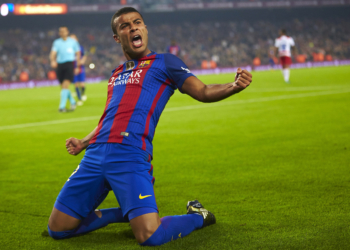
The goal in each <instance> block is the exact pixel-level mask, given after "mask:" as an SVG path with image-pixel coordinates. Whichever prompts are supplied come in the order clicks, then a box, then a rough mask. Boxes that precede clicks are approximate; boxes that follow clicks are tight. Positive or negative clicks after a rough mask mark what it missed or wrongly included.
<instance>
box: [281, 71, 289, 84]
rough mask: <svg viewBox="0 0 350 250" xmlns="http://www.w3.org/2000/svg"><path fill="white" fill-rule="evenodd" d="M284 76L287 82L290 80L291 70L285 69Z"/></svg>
mask: <svg viewBox="0 0 350 250" xmlns="http://www.w3.org/2000/svg"><path fill="white" fill-rule="evenodd" d="M282 72H283V77H284V81H285V82H289V75H290V70H289V69H283V71H282Z"/></svg>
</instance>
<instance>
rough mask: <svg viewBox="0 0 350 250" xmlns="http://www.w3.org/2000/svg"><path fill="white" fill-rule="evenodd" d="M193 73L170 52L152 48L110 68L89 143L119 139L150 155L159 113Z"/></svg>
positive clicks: (114, 141) (113, 141)
mask: <svg viewBox="0 0 350 250" xmlns="http://www.w3.org/2000/svg"><path fill="white" fill-rule="evenodd" d="M190 76H193V74H192V73H191V72H190V71H189V70H188V68H187V66H186V65H185V64H184V63H183V62H182V61H181V60H180V59H179V58H178V57H176V56H174V55H172V54H157V53H155V52H152V53H150V54H148V55H147V56H145V57H143V58H140V59H137V60H130V61H127V62H125V63H124V64H122V65H120V66H119V67H118V68H116V69H115V70H113V71H112V75H111V77H110V79H109V81H108V96H107V103H106V107H105V110H104V112H103V115H102V117H101V119H100V121H99V124H98V127H97V130H96V133H95V135H94V137H93V138H92V139H91V141H90V144H92V143H121V144H127V145H132V146H136V147H139V148H142V149H143V150H145V151H146V152H147V153H149V154H150V155H153V145H152V140H153V137H154V132H155V128H156V126H157V123H158V120H159V117H160V115H161V114H162V112H163V110H164V108H165V105H166V104H167V102H168V100H169V98H170V97H171V96H172V95H173V94H174V91H175V90H176V89H179V90H180V91H181V87H182V84H183V83H184V81H185V80H186V79H187V78H188V77H190Z"/></svg>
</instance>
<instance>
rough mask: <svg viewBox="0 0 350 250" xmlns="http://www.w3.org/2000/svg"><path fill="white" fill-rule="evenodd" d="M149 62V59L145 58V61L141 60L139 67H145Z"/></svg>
mask: <svg viewBox="0 0 350 250" xmlns="http://www.w3.org/2000/svg"><path fill="white" fill-rule="evenodd" d="M150 63H151V60H147V61H142V62H141V63H140V65H139V68H145V67H147V66H148V65H149V64H150Z"/></svg>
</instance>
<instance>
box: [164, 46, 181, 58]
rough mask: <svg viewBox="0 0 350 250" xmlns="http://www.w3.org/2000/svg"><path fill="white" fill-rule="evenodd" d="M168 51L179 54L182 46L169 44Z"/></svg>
mask: <svg viewBox="0 0 350 250" xmlns="http://www.w3.org/2000/svg"><path fill="white" fill-rule="evenodd" d="M166 51H167V52H168V53H170V54H173V55H175V56H179V54H180V47H179V46H177V45H170V46H168V48H167V50H166Z"/></svg>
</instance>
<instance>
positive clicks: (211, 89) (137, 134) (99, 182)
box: [48, 7, 252, 246]
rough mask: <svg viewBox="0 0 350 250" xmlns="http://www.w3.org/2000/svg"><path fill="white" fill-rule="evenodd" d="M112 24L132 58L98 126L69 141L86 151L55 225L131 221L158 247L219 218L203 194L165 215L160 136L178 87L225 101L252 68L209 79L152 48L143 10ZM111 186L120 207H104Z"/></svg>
mask: <svg viewBox="0 0 350 250" xmlns="http://www.w3.org/2000/svg"><path fill="white" fill-rule="evenodd" d="M111 26H112V31H113V38H114V40H115V41H116V42H117V43H118V44H120V46H121V47H122V49H123V53H124V55H125V57H126V58H127V61H126V62H125V63H124V64H122V65H120V66H118V67H117V68H116V69H115V70H113V71H112V75H111V77H110V79H109V82H108V97H107V102H106V106H105V110H104V112H103V114H102V116H101V119H100V121H99V123H98V126H97V127H96V128H95V129H94V130H93V131H92V132H91V133H90V134H89V135H87V136H86V137H85V138H83V139H76V138H69V139H68V140H66V148H67V151H68V153H69V154H71V155H77V154H79V153H80V152H81V151H82V150H84V149H86V152H85V155H84V158H83V159H82V161H81V162H80V164H79V166H78V167H77V169H76V170H75V171H74V172H73V174H72V175H71V176H70V177H69V179H68V180H67V181H66V183H65V185H64V186H63V188H62V190H61V191H60V193H59V195H58V197H57V199H56V202H55V204H54V208H53V210H52V213H51V216H50V218H49V222H48V231H49V234H50V236H51V237H52V238H54V239H64V238H69V237H74V236H77V235H80V234H84V233H87V232H91V231H94V230H96V229H99V228H102V227H105V226H107V225H108V224H110V223H123V222H124V223H130V226H131V229H132V231H133V233H134V235H135V238H136V240H137V242H138V243H139V244H140V245H142V246H158V245H162V244H164V243H167V242H169V241H171V240H176V239H178V238H182V237H184V236H186V235H188V234H190V233H191V232H192V231H194V230H197V229H201V228H203V227H206V226H209V225H212V224H215V223H216V218H215V216H214V214H213V213H211V212H210V211H208V210H207V209H205V208H204V207H203V206H202V204H201V203H200V202H198V200H193V201H189V202H188V203H187V214H185V215H181V216H166V217H163V218H160V217H159V215H158V211H159V210H158V206H157V203H156V199H155V195H154V190H153V184H154V180H155V178H154V177H153V166H152V164H151V161H152V159H153V145H152V140H153V137H154V132H155V128H156V126H157V123H158V120H159V117H160V115H161V113H162V112H163V110H164V108H165V105H166V104H167V102H168V100H169V98H170V97H171V96H172V95H173V94H174V91H175V90H176V89H179V91H180V92H181V93H183V94H187V95H189V96H191V97H192V98H194V99H196V100H198V101H200V102H217V101H221V100H223V99H225V98H227V97H230V96H231V95H233V94H236V93H238V92H240V91H242V90H244V89H245V88H247V87H248V86H249V85H250V83H251V82H252V75H251V74H250V73H249V72H248V71H247V70H241V69H238V70H237V74H236V78H235V79H232V80H233V81H232V82H230V83H227V84H210V85H205V84H204V83H203V82H201V80H199V79H198V78H196V77H195V76H194V75H193V74H192V73H191V72H190V70H189V69H188V68H187V66H186V65H185V64H184V63H183V62H182V61H181V60H180V59H179V58H178V57H176V56H175V55H173V54H168V53H166V54H158V53H156V52H154V51H151V50H150V49H149V48H148V30H147V26H146V25H145V23H144V20H143V17H142V15H141V14H140V13H139V12H138V11H137V10H136V9H134V8H131V7H125V8H122V9H120V10H118V11H117V12H116V13H115V14H114V15H113V17H112V20H111ZM111 190H113V192H114V194H115V196H116V199H117V201H118V203H119V205H120V207H118V208H109V209H100V210H98V209H97V207H98V206H99V205H100V204H101V202H102V201H103V200H104V199H105V198H106V196H107V195H108V193H109V191H111Z"/></svg>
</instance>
